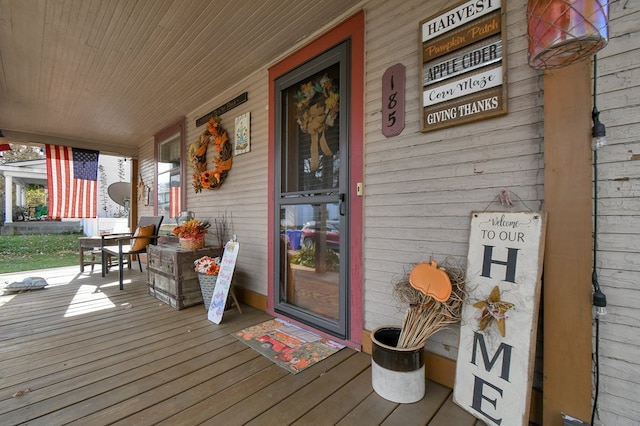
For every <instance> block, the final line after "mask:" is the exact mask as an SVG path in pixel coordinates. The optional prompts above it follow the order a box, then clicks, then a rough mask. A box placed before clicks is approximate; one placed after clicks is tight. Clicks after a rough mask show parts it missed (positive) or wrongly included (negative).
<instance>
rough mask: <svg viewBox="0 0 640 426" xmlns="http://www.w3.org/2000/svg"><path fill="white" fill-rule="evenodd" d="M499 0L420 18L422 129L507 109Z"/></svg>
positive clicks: (463, 5) (476, 1)
mask: <svg viewBox="0 0 640 426" xmlns="http://www.w3.org/2000/svg"><path fill="white" fill-rule="evenodd" d="M503 2H504V0H502V1H501V0H471V1H466V2H464V3H461V4H458V5H457V6H454V7H452V8H450V9H448V10H447V11H445V12H444V13H441V14H438V15H436V16H433V17H431V18H428V19H426V20H424V21H422V22H421V23H420V34H421V38H420V43H421V46H420V63H421V64H422V70H421V79H420V81H421V89H422V101H423V102H422V107H423V118H422V126H421V128H422V131H423V132H428V131H431V130H436V129H441V128H444V127H450V126H453V125H456V124H460V123H466V122H469V121H474V120H480V119H483V118H487V117H493V116H496V115H501V114H506V112H507V66H506V53H505V47H506V42H505V38H506V37H505V36H506V30H505V27H506V26H505V19H504V4H503Z"/></svg>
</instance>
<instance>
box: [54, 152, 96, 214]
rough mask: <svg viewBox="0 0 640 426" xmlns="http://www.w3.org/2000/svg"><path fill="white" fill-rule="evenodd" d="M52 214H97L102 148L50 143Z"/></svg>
mask: <svg viewBox="0 0 640 426" xmlns="http://www.w3.org/2000/svg"><path fill="white" fill-rule="evenodd" d="M46 149H47V182H48V189H49V216H51V217H52V218H54V219H56V218H72V217H73V218H83V217H86V218H94V217H96V212H97V207H96V206H97V197H98V191H97V187H98V151H92V150H89V149H79V148H70V147H66V146H58V145H47V146H46Z"/></svg>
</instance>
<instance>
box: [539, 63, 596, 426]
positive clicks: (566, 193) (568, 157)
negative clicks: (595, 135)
mask: <svg viewBox="0 0 640 426" xmlns="http://www.w3.org/2000/svg"><path fill="white" fill-rule="evenodd" d="M591 108H592V99H591V61H583V62H580V63H577V64H574V65H571V66H567V67H565V68H560V69H557V70H551V71H547V72H545V73H544V163H545V167H544V203H545V210H546V211H547V212H548V222H547V234H546V249H545V260H544V293H543V294H544V334H543V335H544V381H543V422H542V424H544V425H550V426H553V425H561V424H562V420H561V412H563V413H566V414H569V415H571V416H573V417H577V418H580V419H582V420H584V421H589V420H590V408H591V388H592V385H591V332H592V329H591V322H592V314H591V309H592V307H591V260H592V257H591V249H592V241H591V233H592V222H591V220H592V188H591V184H592V180H591V179H592V171H591V126H592V123H591Z"/></svg>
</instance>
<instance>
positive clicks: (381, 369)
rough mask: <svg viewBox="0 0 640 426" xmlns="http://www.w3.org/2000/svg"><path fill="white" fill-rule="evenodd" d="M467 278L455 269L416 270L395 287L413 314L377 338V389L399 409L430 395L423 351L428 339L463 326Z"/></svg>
mask: <svg viewBox="0 0 640 426" xmlns="http://www.w3.org/2000/svg"><path fill="white" fill-rule="evenodd" d="M464 284H465V274H464V272H463V271H462V270H461V269H460V268H458V267H457V266H455V265H447V268H441V267H438V264H437V262H436V261H435V260H432V261H431V263H420V264H418V265H416V266H415V267H414V268H413V270H412V271H411V273H410V274H409V275H406V276H404V277H403V278H402V279H400V280H399V281H397V282H396V283H395V285H394V296H395V297H396V299H397V300H398V301H399V302H401V303H407V304H408V305H409V308H408V309H407V312H406V314H405V317H404V320H403V322H402V326H401V327H393V326H384V327H378V328H377V329H375V330H374V331H373V332H372V333H371V341H372V357H371V364H372V365H371V372H372V384H373V388H374V390H375V391H376V393H377V394H379V395H380V396H382V397H383V398H385V399H388V400H390V401H393V402H398V403H411V402H417V401H419V400H421V399H422V397H423V396H424V392H425V379H424V377H425V373H424V357H423V350H424V346H425V344H426V343H427V339H428V338H429V337H431V336H432V335H434V334H435V333H437V332H438V331H440V330H442V329H444V328H446V327H447V326H449V325H450V324H454V323H457V322H459V321H460V315H461V310H462V304H463V301H464V296H465V292H464Z"/></svg>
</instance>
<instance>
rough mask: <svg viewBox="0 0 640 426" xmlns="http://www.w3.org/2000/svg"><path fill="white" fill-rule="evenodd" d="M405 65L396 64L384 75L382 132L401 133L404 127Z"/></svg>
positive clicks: (387, 133) (393, 134)
mask: <svg viewBox="0 0 640 426" xmlns="http://www.w3.org/2000/svg"><path fill="white" fill-rule="evenodd" d="M404 91H405V66H404V65H402V64H395V65H394V66H392V67H390V68H388V69H387V70H386V71H385V72H384V74H383V76H382V134H383V135H385V136H386V137H391V136H396V135H399V134H400V133H401V132H402V130H403V129H404Z"/></svg>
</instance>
